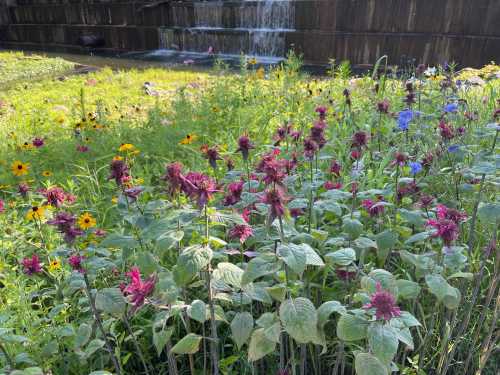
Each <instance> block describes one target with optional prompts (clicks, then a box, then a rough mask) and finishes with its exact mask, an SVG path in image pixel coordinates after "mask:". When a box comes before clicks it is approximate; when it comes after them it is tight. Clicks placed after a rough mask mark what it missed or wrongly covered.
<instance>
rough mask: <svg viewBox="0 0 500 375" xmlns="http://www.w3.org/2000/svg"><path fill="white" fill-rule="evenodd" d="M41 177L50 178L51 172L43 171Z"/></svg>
mask: <svg viewBox="0 0 500 375" xmlns="http://www.w3.org/2000/svg"><path fill="white" fill-rule="evenodd" d="M42 176H43V177H50V176H52V172H51V171H43V172H42Z"/></svg>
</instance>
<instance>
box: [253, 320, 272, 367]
mask: <svg viewBox="0 0 500 375" xmlns="http://www.w3.org/2000/svg"><path fill="white" fill-rule="evenodd" d="M264 331H265V330H264V328H258V329H256V330H255V331H253V333H252V337H251V338H250V345H249V347H248V360H249V361H250V362H254V361H258V360H259V359H261V358H263V357H265V356H266V355H268V354H270V353H272V352H274V349H275V348H276V343H275V342H273V341H271V340H269V339H268V338H267V337H266V334H265V332H264Z"/></svg>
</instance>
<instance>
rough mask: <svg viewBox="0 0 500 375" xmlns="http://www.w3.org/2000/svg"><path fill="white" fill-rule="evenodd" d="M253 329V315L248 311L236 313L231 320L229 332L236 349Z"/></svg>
mask: <svg viewBox="0 0 500 375" xmlns="http://www.w3.org/2000/svg"><path fill="white" fill-rule="evenodd" d="M252 329H253V317H252V314H250V313H249V312H239V313H237V314H236V315H235V316H234V318H233V320H232V322H231V333H232V335H233V340H234V342H235V343H236V346H237V347H238V349H241V348H242V346H243V345H244V344H245V343H246V342H247V340H248V338H249V337H250V334H251V333H252Z"/></svg>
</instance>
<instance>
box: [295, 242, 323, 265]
mask: <svg viewBox="0 0 500 375" xmlns="http://www.w3.org/2000/svg"><path fill="white" fill-rule="evenodd" d="M299 246H300V247H301V248H302V249H303V250H304V253H305V254H306V264H307V265H309V266H318V267H323V266H324V265H325V263H323V259H321V257H320V256H319V255H318V253H317V252H316V250H314V249H313V248H312V247H311V246H310V245H308V244H306V243H303V244H300V245H299Z"/></svg>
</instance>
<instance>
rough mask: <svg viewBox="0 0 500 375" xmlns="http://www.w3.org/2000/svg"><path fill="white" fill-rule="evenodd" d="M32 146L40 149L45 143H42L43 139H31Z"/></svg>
mask: <svg viewBox="0 0 500 375" xmlns="http://www.w3.org/2000/svg"><path fill="white" fill-rule="evenodd" d="M32 144H33V146H35V147H36V148H40V147H42V146H43V145H44V144H45V142H44V141H43V138H38V137H36V138H35V139H33V141H32Z"/></svg>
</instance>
